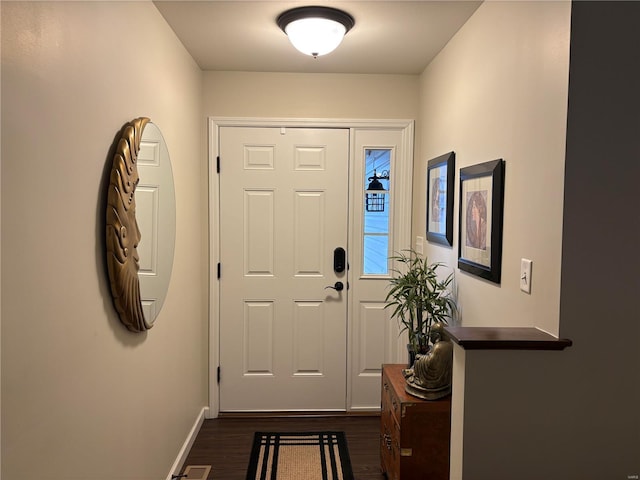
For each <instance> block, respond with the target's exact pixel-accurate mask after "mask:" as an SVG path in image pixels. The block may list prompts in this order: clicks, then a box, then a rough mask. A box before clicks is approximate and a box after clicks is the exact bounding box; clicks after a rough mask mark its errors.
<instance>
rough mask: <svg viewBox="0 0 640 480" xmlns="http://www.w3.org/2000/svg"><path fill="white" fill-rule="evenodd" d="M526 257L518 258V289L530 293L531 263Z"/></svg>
mask: <svg viewBox="0 0 640 480" xmlns="http://www.w3.org/2000/svg"><path fill="white" fill-rule="evenodd" d="M532 263H533V262H532V261H531V260H528V259H526V258H523V259H521V260H520V290H522V291H523V292H525V293H531V264H532Z"/></svg>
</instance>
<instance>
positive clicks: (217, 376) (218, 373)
mask: <svg viewBox="0 0 640 480" xmlns="http://www.w3.org/2000/svg"><path fill="white" fill-rule="evenodd" d="M216 379H217V380H218V383H220V365H218V372H217V373H216Z"/></svg>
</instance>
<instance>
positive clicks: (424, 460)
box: [380, 364, 451, 480]
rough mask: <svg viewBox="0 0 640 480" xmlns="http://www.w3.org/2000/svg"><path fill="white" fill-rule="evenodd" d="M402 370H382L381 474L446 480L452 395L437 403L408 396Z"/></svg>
mask: <svg viewBox="0 0 640 480" xmlns="http://www.w3.org/2000/svg"><path fill="white" fill-rule="evenodd" d="M403 368H406V365H404V364H392V365H383V366H382V412H381V417H380V456H381V459H380V461H381V465H382V472H383V473H384V474H385V475H386V476H387V478H388V479H389V480H401V479H402V480H413V479H415V480H418V479H429V480H440V479H442V480H448V479H449V447H450V443H451V395H449V396H448V397H445V398H442V399H440V400H422V399H420V398H417V397H414V396H412V395H409V394H408V393H406V392H405V389H404V386H405V379H404V376H403V375H402V369H403Z"/></svg>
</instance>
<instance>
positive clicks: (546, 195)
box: [413, 2, 571, 479]
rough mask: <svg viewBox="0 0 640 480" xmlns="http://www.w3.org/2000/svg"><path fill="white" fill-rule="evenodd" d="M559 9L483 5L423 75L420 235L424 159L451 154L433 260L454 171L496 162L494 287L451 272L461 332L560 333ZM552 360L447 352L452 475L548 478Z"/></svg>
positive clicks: (563, 17)
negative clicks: (527, 279) (498, 214)
mask: <svg viewBox="0 0 640 480" xmlns="http://www.w3.org/2000/svg"><path fill="white" fill-rule="evenodd" d="M570 9H571V7H570V3H569V2H485V3H484V4H482V5H481V6H480V8H479V9H478V10H477V11H476V13H475V14H474V15H473V16H472V17H471V18H470V19H469V21H468V22H467V23H466V24H465V25H464V26H463V27H462V29H461V30H460V31H459V32H458V33H457V34H456V36H455V37H454V38H453V39H452V40H451V42H449V44H448V45H447V46H446V47H445V48H444V49H443V51H442V52H441V53H440V54H439V55H438V57H437V58H436V59H435V60H434V61H433V62H432V63H431V64H430V65H429V66H428V67H427V69H426V70H425V71H424V72H423V74H422V77H421V100H420V109H421V110H420V117H419V123H418V128H417V132H418V133H417V143H418V146H417V152H418V153H417V155H416V162H415V168H414V172H415V176H414V210H413V214H414V217H413V226H414V235H422V236H424V232H425V198H426V191H425V190H426V185H425V177H426V166H427V161H428V160H429V159H430V158H434V157H436V156H438V155H441V154H443V153H446V152H448V151H451V150H453V151H455V152H456V181H455V208H454V245H453V247H452V248H446V247H442V246H438V245H435V244H428V246H427V248H426V254H427V255H428V257H430V258H431V259H432V260H433V261H443V262H446V263H447V264H449V265H450V266H452V267H454V268H456V267H457V258H458V245H459V241H458V229H457V227H458V208H459V198H458V196H459V191H458V190H459V170H460V168H464V167H467V166H470V165H474V164H477V163H482V162H486V161H490V160H494V159H497V158H502V159H504V160H505V162H506V174H505V200H504V204H505V208H504V234H503V242H504V245H503V257H502V282H501V284H500V285H496V284H493V283H490V282H488V281H485V280H482V279H479V278H478V277H474V276H472V275H470V274H467V273H465V272H462V271H460V270H456V279H457V284H458V301H459V305H460V310H461V323H462V325H465V326H510V327H511V326H515V327H517V326H535V327H539V328H541V329H543V330H545V331H548V332H550V333H552V334H554V335H557V334H558V332H559V324H560V293H561V292H560V265H561V263H560V262H561V253H562V219H563V195H564V159H565V138H566V121H567V96H568V77H569V74H568V73H569V34H570ZM522 257H525V258H529V259H531V260H533V283H532V291H531V294H530V295H528V294H525V293H523V292H521V291H520V290H519V277H520V275H519V273H520V271H519V269H520V259H521V258H522ZM559 355H562V353H557V352H554V353H548V352H490V351H488V352H483V351H467V352H464V351H462V350H461V349H460V348H458V347H457V348H456V352H455V356H456V361H455V362H454V391H453V398H454V405H455V406H456V408H454V410H453V413H452V455H451V465H452V472H451V478H452V479H462V478H464V479H476V478H477V479H480V478H516V477H517V478H551V477H549V476H548V472H547V471H546V470H545V468H546V467H545V466H544V464H542V465H540V464H536V461H537V459H536V452H540V451H544V452H545V454H547V458H549V462H550V463H551V464H552V465H553V464H554V462H555V460H556V459H555V457H556V456H557V455H558V453H557V452H556V451H554V448H555V447H554V448H551V450H549V449H544V450H543V449H541V448H540V446H539V442H541V441H542V439H543V438H544V435H545V432H544V431H543V430H541V429H543V428H544V427H548V423H549V421H548V419H549V418H556V419H557V418H558V416H557V415H553V416H550V414H549V413H548V412H547V410H546V408H547V407H548V401H549V396H548V393H549V391H550V389H552V386H556V387H557V385H558V382H559V379H558V378H553V379H550V378H549V379H548V378H546V377H545V372H549V370H553V368H554V365H557V362H558V361H559V360H561V358H562V357H560V356H559ZM516 425H517V427H516V428H514V426H516ZM496 432H500V433H499V434H496ZM564 438H571V433H570V432H564ZM556 446H557V444H556ZM498 457H499V458H500V460H498V461H496V459H497V458H498ZM530 463H532V464H533V465H529V464H530ZM525 465H526V467H525ZM532 472H535V473H532ZM554 478H555V477H554Z"/></svg>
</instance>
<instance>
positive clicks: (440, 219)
mask: <svg viewBox="0 0 640 480" xmlns="http://www.w3.org/2000/svg"><path fill="white" fill-rule="evenodd" d="M455 160H456V154H455V153H454V152H449V153H445V154H444V155H440V156H439V157H436V158H434V159H432V160H429V162H428V163H427V240H428V241H430V242H434V243H439V244H441V245H448V246H451V245H453V188H454V186H453V182H454V175H455Z"/></svg>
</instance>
